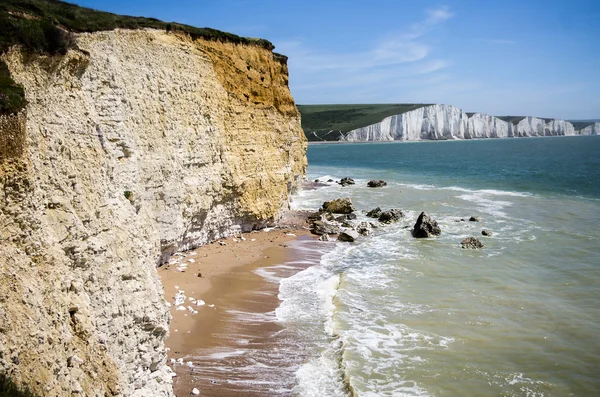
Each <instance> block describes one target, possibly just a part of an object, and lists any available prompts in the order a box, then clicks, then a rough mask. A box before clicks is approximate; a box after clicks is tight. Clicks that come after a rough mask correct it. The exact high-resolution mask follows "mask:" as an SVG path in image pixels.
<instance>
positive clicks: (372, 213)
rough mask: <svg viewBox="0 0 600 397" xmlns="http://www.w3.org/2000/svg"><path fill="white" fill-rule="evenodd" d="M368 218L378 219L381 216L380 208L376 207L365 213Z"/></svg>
mask: <svg viewBox="0 0 600 397" xmlns="http://www.w3.org/2000/svg"><path fill="white" fill-rule="evenodd" d="M367 216H368V217H369V218H379V217H380V216H381V208H379V207H377V208H375V209H372V210H371V211H369V212H367Z"/></svg>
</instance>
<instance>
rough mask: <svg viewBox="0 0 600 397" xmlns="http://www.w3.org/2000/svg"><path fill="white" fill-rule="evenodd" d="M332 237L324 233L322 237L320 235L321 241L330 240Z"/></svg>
mask: <svg viewBox="0 0 600 397" xmlns="http://www.w3.org/2000/svg"><path fill="white" fill-rule="evenodd" d="M330 240H331V239H330V238H329V235H328V234H323V235H322V236H321V237H319V241H330Z"/></svg>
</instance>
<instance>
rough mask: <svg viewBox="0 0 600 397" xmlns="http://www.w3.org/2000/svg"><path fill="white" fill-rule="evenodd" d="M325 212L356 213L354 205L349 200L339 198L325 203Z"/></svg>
mask: <svg viewBox="0 0 600 397" xmlns="http://www.w3.org/2000/svg"><path fill="white" fill-rule="evenodd" d="M323 210H325V211H327V212H333V213H335V214H349V213H351V212H354V211H355V208H354V205H352V201H350V199H349V198H338V199H335V200H331V201H326V202H324V203H323Z"/></svg>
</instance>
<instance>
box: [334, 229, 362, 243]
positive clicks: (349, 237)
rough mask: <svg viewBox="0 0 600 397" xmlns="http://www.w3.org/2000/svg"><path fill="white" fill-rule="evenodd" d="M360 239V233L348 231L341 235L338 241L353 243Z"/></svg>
mask: <svg viewBox="0 0 600 397" xmlns="http://www.w3.org/2000/svg"><path fill="white" fill-rule="evenodd" d="M357 238H358V232H356V231H354V230H346V231H343V232H341V233H340V234H339V236H338V241H347V242H350V243H351V242H353V241H355V240H356V239H357Z"/></svg>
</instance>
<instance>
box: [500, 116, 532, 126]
mask: <svg viewBox="0 0 600 397" xmlns="http://www.w3.org/2000/svg"><path fill="white" fill-rule="evenodd" d="M496 117H497V118H499V119H500V120H504V121H508V122H509V123H511V124H519V122H520V121H521V120H523V119H524V118H525V117H526V116H496Z"/></svg>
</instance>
